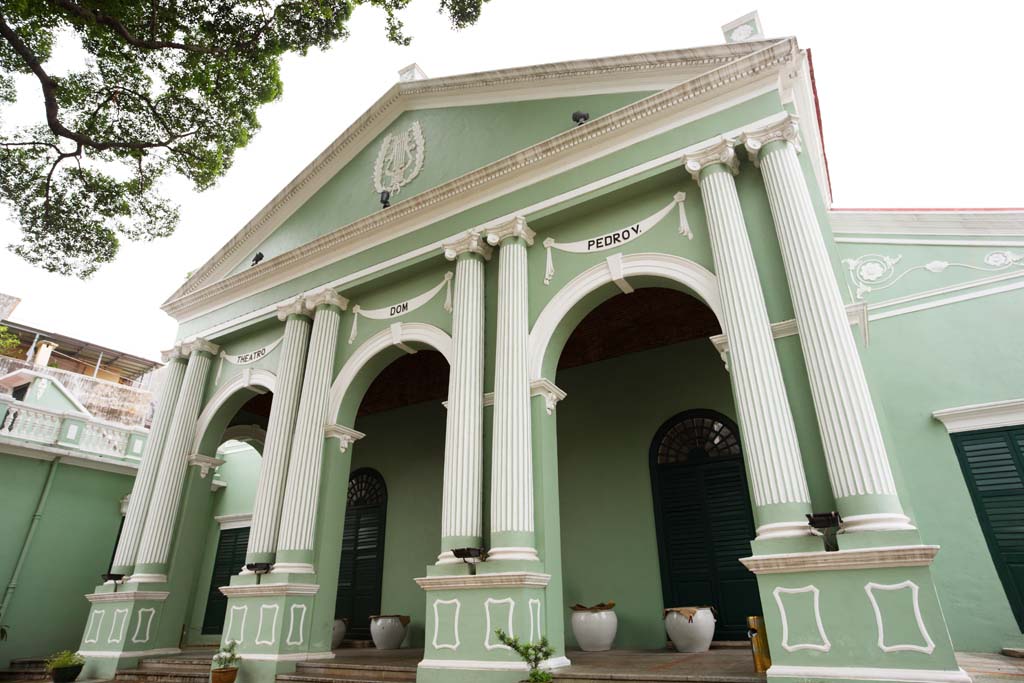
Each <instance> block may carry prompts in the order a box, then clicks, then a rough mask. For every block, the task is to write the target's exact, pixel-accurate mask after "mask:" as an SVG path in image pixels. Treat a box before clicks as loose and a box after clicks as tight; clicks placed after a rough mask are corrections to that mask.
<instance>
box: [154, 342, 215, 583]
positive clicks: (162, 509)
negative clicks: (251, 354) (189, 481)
mask: <svg viewBox="0 0 1024 683" xmlns="http://www.w3.org/2000/svg"><path fill="white" fill-rule="evenodd" d="M181 351H182V353H185V354H188V367H186V369H185V377H184V379H183V380H182V384H181V390H180V391H179V392H178V404H177V406H176V407H175V410H174V417H173V419H172V421H171V426H170V429H169V431H168V434H167V443H166V445H165V447H164V451H163V455H162V456H161V458H160V467H159V470H158V472H157V477H156V483H155V485H154V490H153V497H152V499H151V501H150V505H149V514H148V515H147V516H146V524H145V527H144V528H143V532H142V540H141V542H140V545H139V556H138V561H137V562H136V571H137V572H138V570H139V569H140V568H141V569H142V572H143V573H145V574H149V575H157V576H158V575H161V574H164V573H165V571H166V569H167V561H168V555H169V553H170V551H171V539H172V536H173V534H174V523H175V520H176V519H177V516H178V508H179V507H180V506H181V490H182V486H183V485H184V483H185V472H186V470H187V468H188V456H189V455H190V449H191V447H192V442H193V439H194V438H195V433H196V419H197V418H198V417H199V409H200V408H201V407H202V404H203V390H204V389H205V387H206V378H207V376H208V375H209V372H210V365H211V362H212V360H213V357H214V356H215V355H217V353H218V352H219V351H220V348H219V347H218V346H217V345H216V344H211V343H210V342H208V341H206V340H204V339H197V340H196V341H193V342H189V343H186V344H183V345H182V349H181Z"/></svg>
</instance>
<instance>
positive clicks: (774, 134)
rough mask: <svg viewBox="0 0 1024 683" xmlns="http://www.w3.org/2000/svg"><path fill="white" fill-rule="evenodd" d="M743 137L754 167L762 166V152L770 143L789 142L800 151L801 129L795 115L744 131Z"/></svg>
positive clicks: (787, 115) (788, 115)
mask: <svg viewBox="0 0 1024 683" xmlns="http://www.w3.org/2000/svg"><path fill="white" fill-rule="evenodd" d="M742 137H743V146H744V147H746V148H747V154H749V155H750V160H751V161H752V162H753V163H754V166H759V165H760V163H761V160H760V158H759V157H760V154H761V150H762V149H764V146H765V145H767V144H768V143H769V142H777V141H781V142H789V143H792V145H793V147H794V148H795V149H796V151H797V152H799V151H800V129H799V127H798V126H797V121H796V115H795V114H786V115H785V116H783V117H781V118H779V119H778V120H776V121H772V122H771V123H767V124H765V125H762V126H758V127H757V128H752V129H749V130H744V131H743V136H742Z"/></svg>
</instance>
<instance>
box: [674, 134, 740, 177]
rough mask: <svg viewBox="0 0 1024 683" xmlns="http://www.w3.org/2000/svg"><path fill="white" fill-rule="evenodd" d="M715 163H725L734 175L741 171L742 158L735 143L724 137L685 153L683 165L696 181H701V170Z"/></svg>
mask: <svg viewBox="0 0 1024 683" xmlns="http://www.w3.org/2000/svg"><path fill="white" fill-rule="evenodd" d="M715 164H722V165H724V166H725V167H726V168H728V169H729V170H730V171H731V172H732V174H733V175H736V174H737V173H739V171H740V160H739V158H738V157H737V156H736V150H735V149H734V146H733V143H732V142H730V141H729V140H726V139H725V138H723V137H719V138H717V139H716V140H713V141H711V142H710V143H708V144H706V145H702V146H701V147H697V148H694V149H691V150H689V151H687V152H685V153H684V154H683V165H684V166H685V167H686V170H687V171H689V172H690V175H691V176H693V179H694V181H696V182H698V183H699V182H700V172H701V171H703V170H704V169H705V168H707V167H708V166H714V165H715Z"/></svg>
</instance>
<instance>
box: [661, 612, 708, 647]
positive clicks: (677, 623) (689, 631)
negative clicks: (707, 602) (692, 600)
mask: <svg viewBox="0 0 1024 683" xmlns="http://www.w3.org/2000/svg"><path fill="white" fill-rule="evenodd" d="M665 630H666V631H668V637H669V638H671V639H672V644H673V645H675V646H676V650H678V651H679V652H706V651H707V649H708V648H710V647H711V640H712V638H714V637H715V615H714V614H713V613H712V612H711V610H710V609H709V608H707V607H701V608H700V609H698V610H697V613H696V614H695V615H693V620H692V621H691V620H690V619H687V618H686V617H685V616H683V615H682V614H680V613H679V612H669V613H668V614H666V615H665Z"/></svg>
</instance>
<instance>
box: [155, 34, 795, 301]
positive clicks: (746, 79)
mask: <svg viewBox="0 0 1024 683" xmlns="http://www.w3.org/2000/svg"><path fill="white" fill-rule="evenodd" d="M796 49H797V48H796V42H795V40H794V39H792V38H787V39H784V40H780V41H764V42H757V43H752V44H749V45H739V44H738V45H728V46H719V47H717V48H698V49H697V50H695V51H688V52H689V54H691V55H696V54H698V53H700V52H702V51H709V52H711V53H713V54H716V56H717V57H718V59H717V60H716V61H710V62H709V61H707V58H706V57H704V58H703V59H704V61H703V64H704V68H703V69H701V73H699V75H697V74H694V76H693V77H691V78H689V79H687V80H685V81H683V82H681V83H680V82H678V81H676V84H675V85H672V86H669V87H667V88H666V89H664V90H660V91H659V92H656V93H655V94H654V95H651V96H649V97H646V98H644V99H642V100H640V101H639V102H636V103H634V104H632V105H629V106H626V107H623V108H621V109H618V110H616V111H614V112H611V113H610V114H606V115H604V116H601V117H598V118H597V119H594V120H592V121H589V122H588V123H587V125H586V126H582V127H574V128H570V129H569V130H567V131H565V132H564V133H561V134H559V135H556V136H555V137H553V138H550V139H548V140H545V141H542V142H540V143H537V144H535V145H532V146H531V147H528V148H527V149H525V150H521V151H519V152H517V153H515V154H513V155H510V156H508V157H505V158H503V159H500V160H498V161H495V162H493V163H491V164H488V165H487V166H484V167H482V168H480V169H478V170H476V171H473V172H471V173H469V174H466V175H464V176H462V177H461V178H456V179H454V180H452V181H449V182H446V183H444V184H442V185H440V186H437V187H435V188H432V189H431V190H428V191H426V192H423V193H421V194H419V195H416V196H415V197H413V198H410V199H409V200H405V201H402V202H399V203H398V204H396V205H395V206H392V207H391V208H390V209H388V211H382V212H376V213H375V214H372V215H371V216H369V217H367V218H365V219H362V220H361V221H357V222H356V223H355V224H353V225H356V224H359V223H367V224H368V225H366V227H365V228H364V229H363V230H361V231H359V233H357V234H362V233H369V232H377V233H381V232H391V231H385V230H381V229H379V228H380V226H381V225H383V224H386V223H389V222H396V221H397V219H399V218H403V217H406V216H408V215H410V214H416V213H422V212H423V209H424V208H426V206H429V205H430V204H435V203H438V202H441V201H443V200H445V199H448V198H453V197H454V198H456V199H461V198H460V197H457V195H460V194H464V193H467V192H470V191H472V192H473V193H478V194H481V195H485V196H486V195H488V194H490V193H488V192H480V189H481V188H480V186H481V184H483V183H486V184H490V185H493V184H495V183H496V181H499V182H500V181H501V180H503V179H505V178H508V179H509V180H513V179H512V178H509V176H515V175H522V174H521V173H514V172H513V171H519V170H521V169H523V168H526V167H529V166H530V165H538V166H541V167H543V166H545V165H547V166H550V165H551V163H550V162H551V161H552V159H551V158H552V157H564V156H567V155H571V154H572V153H573V152H574V151H577V150H576V148H577V147H581V146H582V147H584V148H587V147H592V146H601V147H604V148H605V149H608V148H610V147H611V145H610V144H609V141H608V140H606V139H605V138H608V137H614V136H615V135H619V136H621V133H622V130H621V129H623V128H624V127H625V128H642V127H644V126H647V127H651V126H654V125H656V124H657V122H658V120H659V119H663V118H665V117H671V116H672V115H677V116H678V115H680V114H683V115H685V114H690V115H691V116H692V115H694V114H696V113H698V112H699V113H700V114H701V115H707V114H708V113H711V112H709V111H707V110H708V109H714V106H713V105H714V104H720V103H719V102H714V100H718V99H722V98H724V97H728V96H729V95H731V94H732V95H733V96H734V97H735V93H736V92H737V91H744V90H746V92H744V93H743V94H745V95H746V96H747V97H753V96H755V95H754V93H751V92H750V91H749V89H750V86H751V85H753V84H756V82H757V81H758V80H761V79H764V78H766V77H767V78H769V79H770V80H772V81H774V80H776V79H774V78H772V77H773V76H775V72H776V71H778V70H779V69H780V68H781V67H782V66H783V65H784V64H786V63H787V62H790V61H791V60H792V59H793V55H794V53H795V52H796ZM676 54H677V57H676V59H677V60H678V59H679V58H681V57H682V55H683V54H685V53H684V52H680V53H676ZM704 54H707V52H705V53H704ZM659 56H662V58H663V54H662V55H659V53H653V54H648V55H630V56H627V57H618V58H612V59H611V60H587V62H577V63H576V64H579V65H586V66H585V67H583V68H584V71H592V70H594V68H595V65H596V64H601V63H604V64H609V65H610V64H612V63H616V64H618V65H619V66H617V67H606V68H615V69H618V70H620V74H619V76H620V78H621V71H622V70H623V69H625V70H626V71H629V70H633V71H636V70H650V69H651V64H650V63H649V62H647V61H645V60H655V61H657V59H658V57H659ZM691 59H692V57H691ZM588 62H589V63H588ZM709 64H710V65H711V68H710V69H708V68H707V66H708V65H709ZM530 70H533V71H534V73H537V74H538V75H540V74H541V73H543V74H544V76H550V74H548V73H546V67H544V66H540V67H527V68H526V70H520V71H519V72H518V74H519V77H521V74H524V73H528V72H529V71H530ZM510 73H511V72H510V70H505V71H498V72H490V73H489V74H479V75H475V76H474V75H471V76H464V77H454V79H456V80H453V79H447V82H448V83H450V84H452V85H450V86H448V87H454V88H456V89H463V88H465V87H467V86H470V87H480V86H482V85H484V84H485V83H486V82H487V81H489V80H491V79H494V80H496V81H500V80H504V79H506V78H515V77H516V76H511V75H510ZM460 78H461V79H462V80H461V81H460V80H457V79H460ZM437 80H440V79H437ZM456 83H461V85H455V84H456ZM771 86H772V87H771V89H772V90H775V89H776V87H777V84H776V83H775V82H773V83H771ZM436 87H438V86H437V84H436V80H427V81H414V82H408V83H400V84H397V85H395V86H394V87H392V89H391V90H389V91H388V93H386V94H385V95H384V96H383V97H382V98H381V99H380V100H378V101H377V103H376V104H375V105H374V106H373V107H372V108H371V109H370V110H369V111H368V112H367V113H366V114H364V115H363V116H362V117H360V118H359V119H357V120H356V122H355V123H353V124H352V126H350V127H349V129H348V130H347V131H345V133H343V134H342V135H341V136H340V137H339V138H338V139H337V140H335V142H334V143H332V144H331V145H330V146H329V147H328V148H327V149H326V150H325V151H324V152H323V153H321V155H320V156H319V157H317V159H316V160H314V161H313V162H312V163H311V164H310V165H309V166H307V167H306V169H304V170H303V171H302V172H301V173H300V174H299V176H297V177H296V178H295V179H294V180H293V181H292V182H291V183H289V185H288V186H287V187H286V188H285V189H284V190H282V191H281V192H280V193H279V194H278V195H277V196H276V197H275V198H274V199H273V200H272V201H271V202H270V203H269V204H268V205H267V206H266V207H264V208H263V209H262V210H261V211H260V212H259V214H257V216H256V217H255V218H254V219H253V220H252V221H250V222H249V224H248V225H246V226H245V227H244V228H243V229H242V230H241V231H239V232H238V233H237V234H236V235H235V236H234V237H233V238H232V239H231V240H229V242H228V243H227V244H226V245H225V246H224V247H222V248H221V249H220V250H219V251H218V252H217V253H216V254H215V255H214V256H213V257H212V258H211V259H210V260H209V261H207V262H206V263H205V264H204V265H203V266H201V267H200V268H199V269H198V270H197V272H196V273H195V274H194V275H193V276H192V277H191V278H189V280H188V281H186V282H185V284H183V285H182V286H181V287H180V288H179V289H178V290H177V291H176V292H175V293H174V294H173V295H171V297H170V298H169V299H168V301H166V302H165V303H164V304H163V308H164V310H166V311H168V312H169V313H171V315H179V314H181V313H182V312H185V311H187V310H188V309H190V308H194V307H193V306H190V305H189V304H191V303H193V302H195V301H196V300H199V299H201V297H198V296H196V295H197V294H200V295H201V294H207V293H208V292H209V290H215V289H217V285H222V284H223V283H225V282H233V283H234V282H239V281H243V282H244V281H250V282H251V281H252V280H254V279H265V278H266V276H267V275H270V274H271V273H272V272H273V271H274V270H279V269H280V266H281V265H288V264H287V263H285V259H282V257H281V256H278V257H275V258H271V259H269V260H268V261H266V262H264V263H262V264H260V266H257V267H255V268H251V269H249V270H247V271H243V272H241V273H238V274H236V275H234V276H229V277H227V278H225V279H223V280H220V281H214V278H216V277H218V276H223V275H224V273H226V272H229V271H230V270H232V269H234V268H235V267H236V266H237V265H238V264H239V263H240V262H241V260H242V259H244V258H245V256H247V255H248V253H249V252H251V251H252V249H254V248H256V246H257V245H258V244H260V243H261V242H262V241H263V240H265V239H266V238H267V237H268V236H269V235H270V234H271V233H273V231H274V230H275V229H276V228H277V227H278V226H280V225H281V224H282V223H283V222H284V221H285V220H286V219H287V218H288V217H289V216H290V215H291V214H292V212H294V211H295V209H296V208H297V207H298V206H301V205H302V204H303V203H304V202H305V201H306V200H308V199H309V198H310V197H312V196H313V195H314V194H315V193H316V192H317V191H318V190H319V189H320V188H321V187H322V186H323V185H324V184H325V183H326V182H327V181H328V180H329V179H330V178H331V177H332V176H333V175H334V174H335V173H337V172H338V171H340V170H341V169H342V168H343V167H344V166H345V164H347V163H348V161H350V160H351V159H352V158H354V156H355V154H357V153H358V152H359V151H360V150H361V149H363V148H364V147H365V144H366V142H369V141H372V140H373V139H374V138H375V137H376V136H377V135H378V134H380V133H382V132H383V131H384V130H385V129H386V128H387V126H389V125H390V123H391V122H392V121H394V119H395V118H397V116H398V115H399V114H400V113H401V111H403V110H404V109H405V107H403V106H402V99H403V95H405V94H408V93H409V92H410V91H413V92H416V91H420V92H424V91H429V90H430V89H431V88H436ZM716 91H717V92H716ZM565 95H566V92H565V91H564V88H563V90H562V92H561V94H559V95H558V96H559V97H564V96H565ZM695 100H696V101H697V102H700V103H704V104H705V106H703V107H701V106H697V107H694V101H695ZM707 100H712V102H711V103H708V102H707ZM708 104H711V105H712V106H710V107H709V106H707V105H708ZM435 106H436V105H435ZM678 109H681V110H683V111H681V112H679V111H676V110H678ZM388 110H390V112H389V111H388ZM695 110H696V111H695ZM359 138H363V139H365V140H366V142H362V141H361V140H360V139H359ZM632 142H633V141H630V143H627V144H631V143H632ZM585 143H589V144H585ZM545 162H547V163H545ZM561 170H562V169H558V171H557V172H561ZM536 179H537V178H532V179H531V182H534V181H535V180H536ZM488 181H490V182H488ZM487 189H490V188H487ZM431 200H432V201H431ZM463 208H466V207H463ZM336 232H337V231H336ZM390 236H392V235H389V237H390ZM314 242H316V240H315V241H314ZM305 246H308V245H305ZM301 251H303V248H302V247H300V248H299V249H294V250H292V251H291V252H288V254H289V255H293V254H295V253H296V252H301ZM282 256H284V255H282ZM316 267H319V266H311V267H310V268H309V270H314V269H315V268H316ZM243 276H248V277H243ZM179 320H180V318H179Z"/></svg>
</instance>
